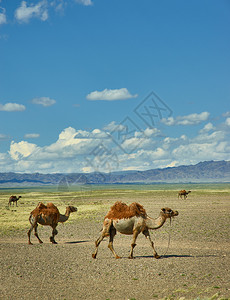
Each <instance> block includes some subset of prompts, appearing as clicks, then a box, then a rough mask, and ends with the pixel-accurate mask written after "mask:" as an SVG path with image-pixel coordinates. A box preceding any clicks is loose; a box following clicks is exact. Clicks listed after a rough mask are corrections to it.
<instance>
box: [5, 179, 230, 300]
mask: <svg viewBox="0 0 230 300" xmlns="http://www.w3.org/2000/svg"><path fill="white" fill-rule="evenodd" d="M191 190H192V193H191V194H189V195H188V198H187V199H186V200H184V199H178V197H177V189H176V188H175V189H173V188H171V189H166V188H164V186H163V185H162V189H160V188H158V189H151V187H148V188H146V187H144V186H140V187H136V188H135V189H133V188H132V186H131V187H129V188H125V189H122V187H119V188H116V186H113V187H104V188H100V189H94V190H91V189H87V190H83V191H82V190H81V191H55V190H52V191H51V190H50V191H49V190H42V189H41V190H38V189H36V190H26V189H25V190H15V191H10V190H2V191H0V209H1V213H0V264H1V272H0V299H4V300H5V299H63V300H64V299H101V300H106V299H110V300H119V299H124V300H125V299H133V300H134V299H136V300H149V299H230V233H229V229H230V185H227V184H226V185H224V188H223V187H221V188H219V187H218V188H214V187H213V188H211V187H210V185H209V186H208V187H207V188H205V187H202V188H197V187H196V188H195V187H194V188H193V189H191ZM12 193H15V194H17V195H21V196H22V198H21V199H20V200H19V201H18V207H16V206H11V207H8V199H9V196H10V195H11V194H12ZM117 200H120V201H124V202H125V203H128V204H130V203H132V202H134V201H135V202H139V203H140V204H142V205H143V206H144V208H145V209H146V211H147V213H148V215H149V216H151V217H153V218H156V217H158V215H159V212H160V209H161V208H162V207H165V206H167V207H170V208H172V209H174V210H178V212H179V215H178V216H177V217H175V218H174V220H172V224H171V226H170V222H169V220H168V221H167V222H166V224H165V225H164V226H163V227H162V228H160V229H158V230H156V231H152V234H151V237H152V239H153V240H154V242H155V247H156V250H157V252H158V254H160V255H162V257H161V258H160V259H158V260H157V259H155V258H154V257H153V253H152V249H151V247H150V245H149V243H148V241H147V240H146V239H145V237H144V236H143V235H141V234H140V235H139V237H138V239H137V246H136V247H135V249H134V257H135V259H133V260H130V259H128V255H129V251H130V244H131V239H132V238H131V236H125V235H121V234H119V233H118V234H117V235H116V237H115V239H114V248H115V250H116V252H117V253H118V254H119V255H120V256H122V258H121V259H115V258H114V256H113V255H112V253H111V251H110V250H109V249H108V248H107V246H108V238H106V239H105V240H104V241H103V242H102V243H101V245H100V247H99V252H98V256H97V259H93V258H92V253H93V251H94V247H95V246H94V242H95V240H96V238H97V237H98V235H99V233H100V230H101V228H102V222H103V218H104V215H105V214H106V212H107V211H108V210H109V208H110V206H111V205H112V204H113V203H114V202H115V201H117ZM40 201H42V202H44V203H47V202H53V203H54V204H55V205H57V206H58V208H59V210H60V212H61V213H64V211H65V207H66V206H67V205H74V206H77V207H78V212H76V213H73V214H71V215H70V218H69V220H68V221H67V222H66V223H64V224H59V225H58V227H57V229H58V235H57V236H56V241H57V242H58V244H56V245H53V244H51V243H50V242H49V237H50V235H51V228H50V227H42V226H40V225H39V227H38V232H39V236H40V238H41V239H42V240H43V242H44V243H43V244H39V243H38V241H37V239H36V237H35V236H34V235H32V242H33V245H28V240H27V231H28V229H29V227H30V226H29V222H28V217H29V213H30V211H31V210H32V209H33V208H35V206H36V205H37V204H38V202H40Z"/></svg>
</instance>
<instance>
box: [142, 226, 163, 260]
mask: <svg viewBox="0 0 230 300" xmlns="http://www.w3.org/2000/svg"><path fill="white" fill-rule="evenodd" d="M143 234H144V235H145V237H146V238H147V239H148V240H149V242H150V244H151V247H152V248H153V255H154V257H155V258H160V255H158V254H157V252H156V250H155V248H154V243H153V241H152V240H151V237H150V233H149V231H148V230H145V231H143Z"/></svg>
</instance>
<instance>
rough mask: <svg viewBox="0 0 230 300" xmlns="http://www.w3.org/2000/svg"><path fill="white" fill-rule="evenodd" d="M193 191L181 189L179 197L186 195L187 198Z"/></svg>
mask: <svg viewBox="0 0 230 300" xmlns="http://www.w3.org/2000/svg"><path fill="white" fill-rule="evenodd" d="M189 193H191V191H187V192H186V190H181V191H179V192H178V199H179V197H180V198H181V199H182V196H184V199H187V197H188V194H189Z"/></svg>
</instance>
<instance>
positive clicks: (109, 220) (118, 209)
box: [92, 201, 178, 258]
mask: <svg viewBox="0 0 230 300" xmlns="http://www.w3.org/2000/svg"><path fill="white" fill-rule="evenodd" d="M175 216H178V211H173V210H171V209H170V208H168V207H166V208H162V209H161V212H160V215H159V217H158V218H157V219H152V218H150V217H149V216H148V215H147V213H146V211H145V209H144V207H143V206H142V205H140V204H139V203H136V202H134V203H132V204H130V205H129V206H128V205H126V204H125V203H122V202H120V201H118V202H116V203H115V204H114V205H113V206H112V207H111V209H110V211H109V212H108V213H107V215H106V216H105V218H104V222H103V229H102V233H101V235H100V236H99V238H98V239H97V240H96V242H95V245H96V249H95V252H94V253H93V254H92V257H93V258H96V256H97V252H98V247H99V245H100V243H101V241H102V240H103V239H104V237H106V236H109V245H108V248H109V249H110V250H111V251H112V253H113V255H114V256H115V258H120V257H119V256H118V255H117V254H116V252H115V250H114V248H113V239H114V236H115V235H116V232H117V231H118V232H120V233H122V234H127V235H133V240H132V244H131V251H130V254H129V258H133V249H134V247H135V246H136V239H137V237H138V235H139V233H141V232H142V233H143V234H144V235H145V237H146V238H147V239H148V240H149V242H150V244H151V246H152V249H153V254H154V257H155V258H159V257H160V256H159V255H158V254H157V252H156V250H155V248H154V243H153V241H152V240H151V237H150V233H149V229H158V228H160V227H161V226H163V224H164V223H165V221H166V219H168V218H171V217H175Z"/></svg>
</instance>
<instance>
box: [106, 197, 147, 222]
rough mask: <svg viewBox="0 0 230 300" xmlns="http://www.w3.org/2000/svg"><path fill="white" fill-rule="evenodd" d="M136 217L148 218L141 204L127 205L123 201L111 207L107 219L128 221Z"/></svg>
mask: <svg viewBox="0 0 230 300" xmlns="http://www.w3.org/2000/svg"><path fill="white" fill-rule="evenodd" d="M135 216H137V217H138V216H142V217H147V213H146V210H145V209H144V207H143V206H142V205H141V204H139V203H136V202H133V203H131V204H130V205H127V204H125V203H123V202H121V201H117V202H116V203H114V205H113V206H111V208H110V211H109V212H108V214H107V215H106V216H105V219H128V218H132V217H135Z"/></svg>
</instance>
